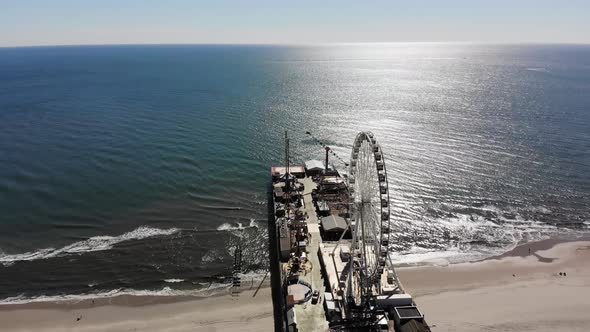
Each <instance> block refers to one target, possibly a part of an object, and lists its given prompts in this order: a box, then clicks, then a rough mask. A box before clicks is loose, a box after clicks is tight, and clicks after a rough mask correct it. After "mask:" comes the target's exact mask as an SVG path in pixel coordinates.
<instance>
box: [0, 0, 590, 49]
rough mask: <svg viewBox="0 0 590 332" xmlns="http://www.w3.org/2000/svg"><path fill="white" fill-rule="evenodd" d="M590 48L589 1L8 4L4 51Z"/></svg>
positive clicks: (62, 0)
mask: <svg viewBox="0 0 590 332" xmlns="http://www.w3.org/2000/svg"><path fill="white" fill-rule="evenodd" d="M447 41H454V42H484V43H486V42H489V43H520V42H524V43H590V0H562V1H555V0H534V1H533V0H511V1H508V0H495V1H487V0H486V1H484V0H481V1H480V0H444V1H443V0H405V1H397V0H389V1H349V0H339V1H332V0H323V1H306V0H295V1H280V0H274V1H266V0H249V1H246V0H244V1H229V0H217V1H207V2H205V1H199V0H166V1H155V0H117V1H115V0H95V1H90V0H0V46H29V45H75V44H94V45H95V44H184V43H191V44H192V43H206V44H227V43H231V44H234V43H238V44H243V43H253V44H315V43H354V42H447Z"/></svg>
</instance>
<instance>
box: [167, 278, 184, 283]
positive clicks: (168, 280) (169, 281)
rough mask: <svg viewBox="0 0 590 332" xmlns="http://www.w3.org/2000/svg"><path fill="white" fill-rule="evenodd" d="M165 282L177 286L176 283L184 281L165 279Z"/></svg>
mask: <svg viewBox="0 0 590 332" xmlns="http://www.w3.org/2000/svg"><path fill="white" fill-rule="evenodd" d="M164 281H165V282H167V283H171V284H175V283H179V282H183V281H184V279H164Z"/></svg>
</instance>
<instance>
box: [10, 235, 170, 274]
mask: <svg viewBox="0 0 590 332" xmlns="http://www.w3.org/2000/svg"><path fill="white" fill-rule="evenodd" d="M179 231H180V229H178V228H169V229H159V228H152V227H145V226H142V227H139V228H137V229H135V230H133V231H131V232H127V233H124V234H122V235H119V236H107V235H103V236H94V237H91V238H89V239H87V240H83V241H79V242H75V243H72V244H70V245H67V246H65V247H63V248H59V249H56V248H44V249H40V250H37V251H32V252H26V253H22V254H13V255H8V254H3V253H1V252H0V263H1V264H3V265H5V266H7V265H11V264H13V263H15V262H18V261H32V260H36V259H46V258H53V257H59V256H65V255H70V254H80V253H85V252H92V251H101V250H109V249H111V248H112V247H113V246H114V245H115V244H117V243H120V242H123V241H129V240H141V239H145V238H149V237H154V236H165V235H171V234H174V233H176V232H179Z"/></svg>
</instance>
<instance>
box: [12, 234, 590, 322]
mask: <svg viewBox="0 0 590 332" xmlns="http://www.w3.org/2000/svg"><path fill="white" fill-rule="evenodd" d="M529 248H530V249H531V253H530V254H529V252H528V249H529ZM560 272H561V273H562V275H561V276H560V275H559V273H560ZM564 272H565V273H566V276H564V275H563V273H564ZM398 273H399V274H400V278H401V280H402V282H403V284H404V287H405V289H406V291H408V292H409V293H411V294H412V295H413V296H414V298H415V300H416V302H417V303H418V305H419V307H420V309H421V310H422V311H423V312H424V313H425V315H426V319H427V321H428V323H429V324H430V325H431V326H432V330H433V331H435V332H439V331H440V332H443V331H445V332H446V331H457V332H460V331H470V332H477V331H557V330H559V331H587V330H588V326H590V315H588V312H590V242H589V241H576V242H556V241H551V240H549V241H541V242H537V243H531V244H526V245H523V246H520V247H517V248H516V249H515V250H513V251H511V252H509V253H506V254H504V255H501V256H498V257H495V258H491V259H487V260H485V261H481V262H476V263H464V264H455V265H449V266H423V267H407V268H401V269H398ZM253 294H254V290H248V291H245V292H243V293H242V294H241V295H240V296H239V297H237V298H236V297H231V296H229V295H223V296H213V297H209V298H203V299H194V298H186V297H185V298H178V297H161V298H160V297H134V296H120V297H115V298H111V299H97V300H95V301H94V302H92V300H88V301H83V302H80V303H31V304H23V305H3V306H0V331H52V332H53V331H91V332H94V331H228V330H236V331H238V330H239V331H272V329H273V318H272V317H273V316H272V302H271V294H270V289H269V288H262V289H260V290H259V292H258V293H257V295H256V296H255V297H253ZM78 318H80V320H78Z"/></svg>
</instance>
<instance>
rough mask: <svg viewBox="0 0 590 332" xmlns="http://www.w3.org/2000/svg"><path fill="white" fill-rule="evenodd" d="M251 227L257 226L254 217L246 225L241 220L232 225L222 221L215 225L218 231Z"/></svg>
mask: <svg viewBox="0 0 590 332" xmlns="http://www.w3.org/2000/svg"><path fill="white" fill-rule="evenodd" d="M252 227H256V228H258V224H257V223H256V220H254V219H250V224H249V225H248V226H244V225H243V224H242V223H241V222H237V223H236V224H234V225H232V224H230V223H224V224H222V225H221V226H219V227H217V230H218V231H234V230H239V231H241V230H244V229H246V228H252Z"/></svg>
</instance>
